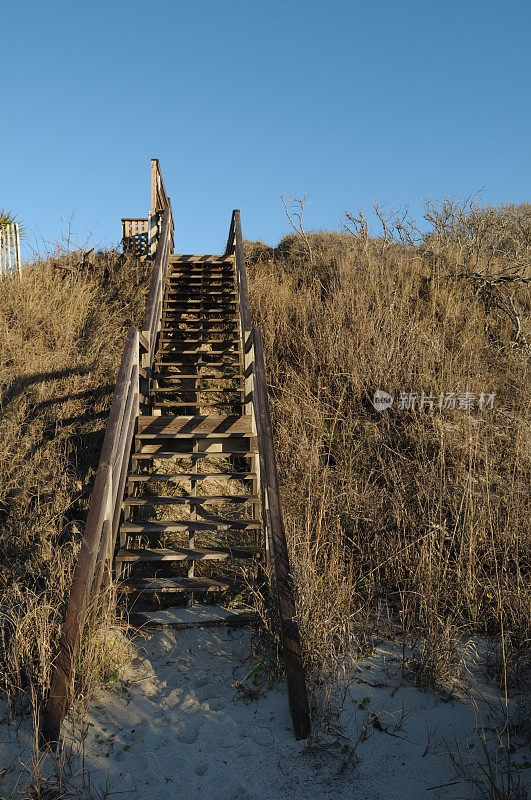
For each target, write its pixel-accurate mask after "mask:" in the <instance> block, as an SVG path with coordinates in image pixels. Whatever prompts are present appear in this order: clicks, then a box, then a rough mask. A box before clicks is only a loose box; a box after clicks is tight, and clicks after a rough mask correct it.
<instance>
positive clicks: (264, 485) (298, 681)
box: [225, 209, 311, 739]
mask: <svg viewBox="0 0 531 800" xmlns="http://www.w3.org/2000/svg"><path fill="white" fill-rule="evenodd" d="M225 253H226V255H232V254H234V257H235V263H236V277H237V282H238V295H239V306H240V325H241V331H242V341H243V350H244V377H245V402H244V407H245V413H252V417H253V430H255V432H256V435H257V439H258V455H259V458H258V464H257V469H256V471H257V473H258V476H259V481H260V489H261V499H262V518H263V524H264V529H265V535H266V556H267V559H268V563H270V562H271V563H272V564H273V567H274V575H275V588H276V595H277V605H278V614H279V624H280V637H281V641H282V649H283V652H284V660H285V664H286V680H287V685H288V698H289V706H290V713H291V719H292V722H293V730H294V732H295V736H296V738H297V739H306V738H307V737H308V736H309V734H310V729H311V723H310V709H309V705H308V695H307V692H306V682H305V678H304V664H303V661H302V655H301V647H300V638H299V628H298V625H297V620H296V616H295V614H296V612H295V601H294V592H293V579H292V575H291V571H290V563H289V555H288V547H287V543H286V533H285V529H284V519H283V516H282V504H281V500H280V489H279V484H278V474H277V465H276V457H275V446H274V441H273V429H272V425H271V415H270V411H269V399H268V393H267V382H266V371H265V359H264V348H263V343H262V335H261V332H260V329H259V328H252V327H251V307H250V303H249V291H248V286H247V268H246V265H245V254H244V250H243V238H242V229H241V219H240V212H239V210H238V209H235V210H234V211H233V212H232V218H231V224H230V228H229V237H228V241H227V248H226V251H225Z"/></svg>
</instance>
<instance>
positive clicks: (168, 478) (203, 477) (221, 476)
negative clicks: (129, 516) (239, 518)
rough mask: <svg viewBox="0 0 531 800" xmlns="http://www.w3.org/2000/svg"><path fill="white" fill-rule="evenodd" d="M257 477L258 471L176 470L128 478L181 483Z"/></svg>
mask: <svg viewBox="0 0 531 800" xmlns="http://www.w3.org/2000/svg"><path fill="white" fill-rule="evenodd" d="M256 477H257V475H256V472H175V473H173V474H172V475H168V473H167V472H151V473H150V474H149V475H129V477H128V479H127V480H129V481H132V482H133V483H181V482H182V481H187V482H188V481H190V480H193V481H209V480H216V481H229V480H239V481H244V480H252V479H254V478H256Z"/></svg>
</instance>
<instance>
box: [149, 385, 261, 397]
mask: <svg viewBox="0 0 531 800" xmlns="http://www.w3.org/2000/svg"><path fill="white" fill-rule="evenodd" d="M171 392H173V393H174V394H218V393H221V392H224V393H226V392H229V393H230V394H238V395H239V396H240V397H243V396H244V394H245V392H244V391H242V390H241V389H230V388H227V387H225V388H223V389H212V388H211V387H209V388H208V389H176V388H175V387H174V386H160V387H158V388H155V387H154V388H153V389H152V390H151V394H169V393H171Z"/></svg>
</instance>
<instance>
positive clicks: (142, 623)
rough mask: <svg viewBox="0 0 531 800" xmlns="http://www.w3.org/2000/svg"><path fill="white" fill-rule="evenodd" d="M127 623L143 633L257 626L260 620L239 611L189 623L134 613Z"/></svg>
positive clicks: (251, 613)
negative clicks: (145, 631)
mask: <svg viewBox="0 0 531 800" xmlns="http://www.w3.org/2000/svg"><path fill="white" fill-rule="evenodd" d="M127 622H128V623H129V625H131V626H132V627H133V628H141V629H142V630H143V631H144V630H147V631H155V630H157V631H170V630H178V631H184V630H188V629H190V628H222V627H227V628H239V627H243V626H247V625H259V624H260V622H261V619H260V616H259V615H258V614H257V613H256V612H255V611H240V612H236V613H234V614H230V615H229V616H225V617H221V616H217V617H216V616H213V617H212V618H210V619H208V618H204V619H199V620H193V621H192V620H191V621H189V622H181V621H180V620H165V619H157V618H156V617H153V616H150V615H149V614H145V613H144V614H142V612H135V613H132V614H129V616H128V618H127Z"/></svg>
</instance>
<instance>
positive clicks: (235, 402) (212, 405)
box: [152, 398, 243, 413]
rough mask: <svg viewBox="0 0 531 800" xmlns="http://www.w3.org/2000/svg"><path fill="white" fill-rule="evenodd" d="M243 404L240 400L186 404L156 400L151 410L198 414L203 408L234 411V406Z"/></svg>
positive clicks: (190, 402) (199, 401) (203, 401)
mask: <svg viewBox="0 0 531 800" xmlns="http://www.w3.org/2000/svg"><path fill="white" fill-rule="evenodd" d="M242 404H243V401H242V399H241V398H240V399H239V400H238V399H235V400H217V401H215V402H214V401H207V400H197V401H196V400H190V401H189V402H188V403H184V402H182V401H179V402H174V401H172V400H156V401H154V402H153V403H152V406H153V408H157V409H158V408H160V409H163V410H164V409H169V408H180V409H181V410H184V409H188V410H191V409H196V410H197V413H199V412H200V410H201V409H205V408H217V409H220V408H224V409H227V407H230V408H231V409H232V410H234V407H235V406H241V405H242Z"/></svg>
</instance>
